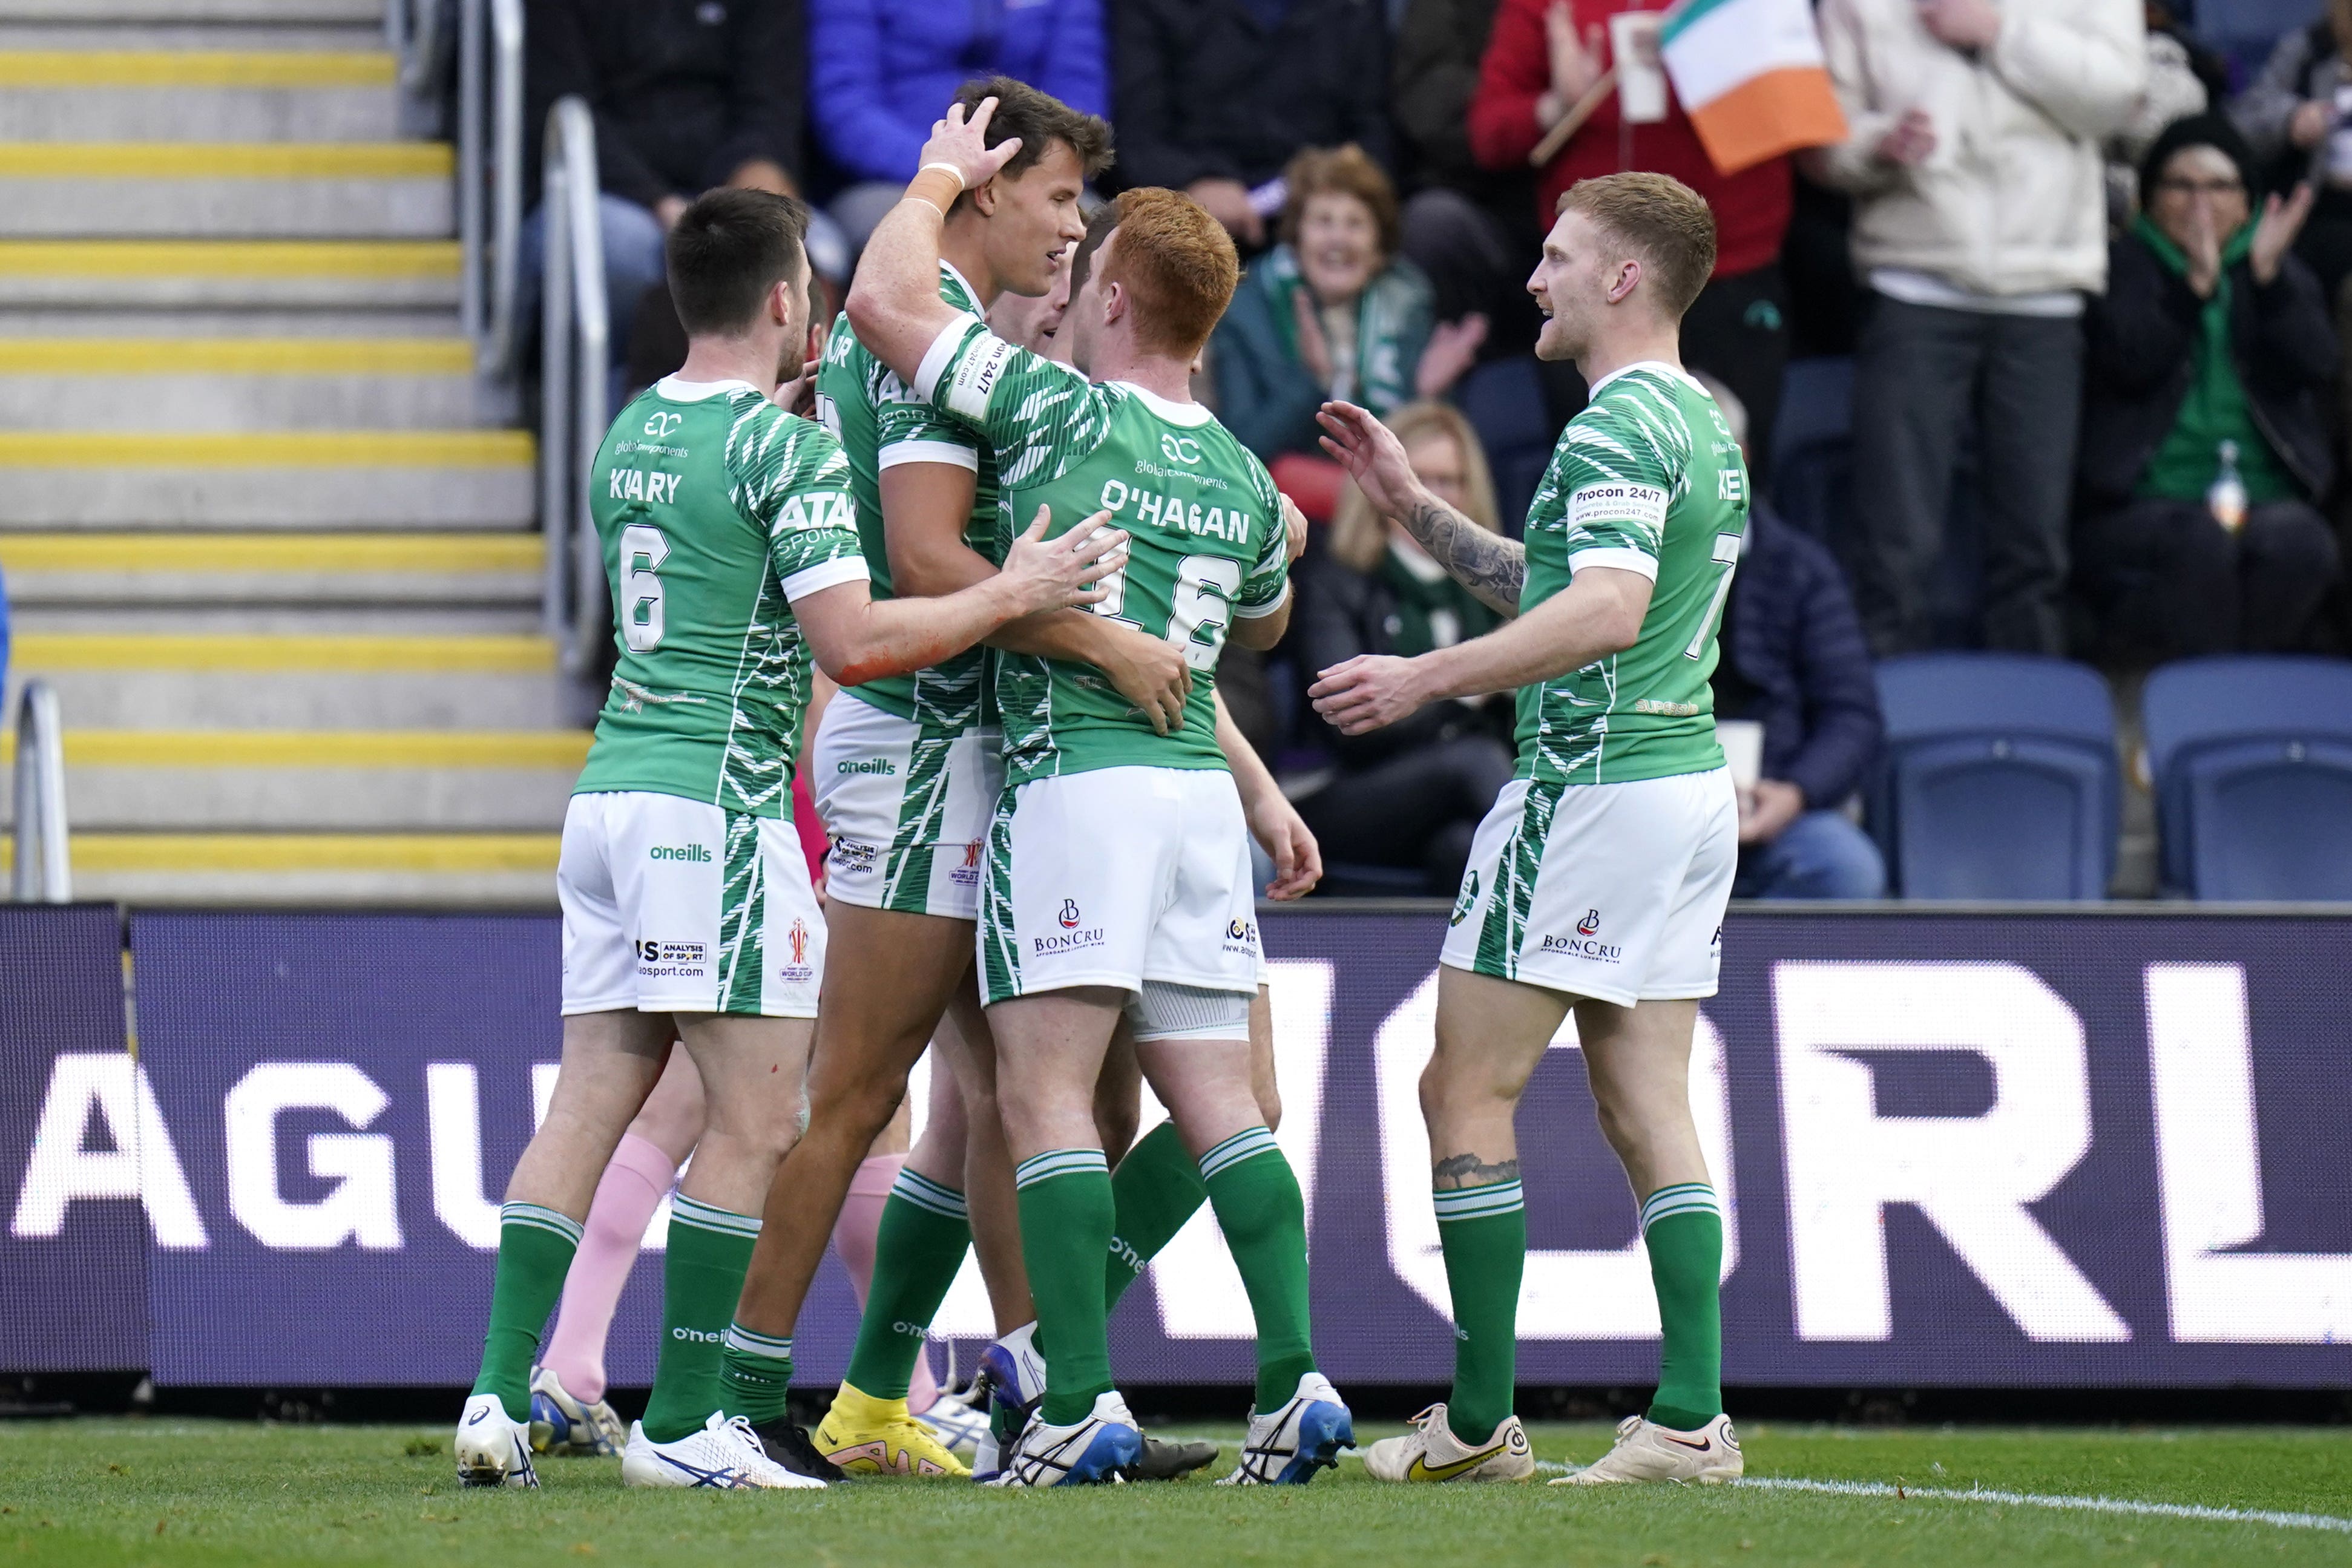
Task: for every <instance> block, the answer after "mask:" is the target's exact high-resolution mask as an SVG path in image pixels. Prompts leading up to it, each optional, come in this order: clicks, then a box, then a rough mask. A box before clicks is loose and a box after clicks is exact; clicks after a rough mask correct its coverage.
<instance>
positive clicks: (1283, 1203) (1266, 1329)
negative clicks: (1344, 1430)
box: [1201, 1126, 1315, 1415]
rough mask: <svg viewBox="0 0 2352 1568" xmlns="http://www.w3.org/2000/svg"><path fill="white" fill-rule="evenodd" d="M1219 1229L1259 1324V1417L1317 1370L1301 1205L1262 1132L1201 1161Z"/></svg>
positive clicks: (1286, 1166) (1242, 1136) (1253, 1131)
mask: <svg viewBox="0 0 2352 1568" xmlns="http://www.w3.org/2000/svg"><path fill="white" fill-rule="evenodd" d="M1201 1178H1202V1182H1203V1183H1204V1184H1206V1186H1208V1189H1209V1202H1210V1203H1211V1204H1212V1205H1213V1206H1214V1207H1215V1208H1216V1211H1217V1226H1218V1228H1220V1229H1221V1230H1223V1232H1224V1233H1225V1246H1226V1249H1228V1250H1230V1251H1231V1252H1232V1253H1233V1255H1234V1267H1235V1268H1237V1269H1239V1270H1241V1276H1242V1287H1243V1288H1244V1290H1246V1291H1248V1292H1249V1300H1250V1315H1251V1316H1252V1317H1253V1318H1255V1320H1256V1322H1257V1411H1258V1413H1259V1414H1260V1415H1265V1414H1267V1413H1268V1412H1271V1411H1275V1410H1279V1409H1281V1408H1282V1406H1283V1405H1284V1404H1285V1403H1286V1401H1287V1400H1288V1399H1289V1398H1290V1396H1292V1395H1293V1394H1295V1393H1297V1391H1298V1380H1299V1379H1300V1378H1302V1377H1304V1376H1306V1375H1307V1374H1308V1373H1310V1372H1312V1371H1314V1370H1315V1345H1314V1341H1313V1338H1312V1336H1311V1334H1310V1333H1309V1331H1308V1328H1307V1201H1306V1199H1305V1198H1304V1197H1302V1196H1301V1195H1300V1193H1299V1191H1298V1177H1297V1175H1295V1174H1294V1173H1293V1172H1292V1170H1291V1168H1290V1162H1289V1161H1288V1160H1286V1159H1284V1158H1283V1157H1282V1150H1281V1148H1280V1147H1278V1146H1277V1145H1276V1143H1275V1141H1274V1134H1273V1133H1271V1132H1270V1131H1268V1130H1267V1129H1266V1128H1265V1127H1263V1126H1258V1127H1250V1128H1246V1129H1244V1130H1243V1131H1242V1132H1238V1133H1235V1134H1234V1135H1233V1136H1232V1137H1230V1138H1227V1139H1226V1140H1225V1141H1224V1142H1223V1143H1221V1144H1219V1145H1217V1146H1216V1147H1214V1148H1213V1149H1211V1150H1210V1151H1209V1152H1208V1153H1207V1154H1205V1155H1202V1156H1201Z"/></svg>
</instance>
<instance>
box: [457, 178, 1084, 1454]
mask: <svg viewBox="0 0 2352 1568" xmlns="http://www.w3.org/2000/svg"><path fill="white" fill-rule="evenodd" d="M807 223H808V213H807V209H806V208H804V207H803V206H801V205H800V204H798V203H797V202H795V201H793V200H792V199H790V198H788V197H782V196H775V195H771V194H768V193H763V192H755V191H745V190H728V191H719V192H714V193H710V194H709V195H707V196H705V197H703V198H702V199H701V200H700V201H698V202H696V203H695V204H693V205H692V206H691V207H689V208H688V211H687V213H686V214H685V215H684V216H683V217H681V218H680V220H679V221H678V223H677V225H676V227H674V228H673V229H672V231H671V233H670V236H669V241H668V247H667V248H668V255H667V260H668V269H669V278H670V291H671V294H672V296H673V298H675V299H676V301H677V311H678V317H679V319H680V321H681V322H682V323H683V325H684V326H685V328H686V329H687V335H688V353H687V360H686V363H685V365H684V366H683V367H682V368H681V369H680V370H679V371H677V374H675V375H672V376H669V377H666V378H665V379H664V380H663V381H661V382H658V383H656V385H655V386H654V387H652V388H650V389H649V390H648V391H646V392H645V393H644V394H643V395H641V396H640V397H638V398H637V399H636V400H635V402H632V403H631V404H630V405H629V406H628V407H627V408H625V409H624V410H623V411H622V413H621V415H620V417H619V418H618V419H616V420H615V421H614V423H613V428H612V430H611V432H610V433H609V434H607V435H606V436H605V438H604V444H603V445H602V446H601V447H600V448H599V450H598V452H597V454H596V457H595V461H594V464H593V468H592V469H591V476H590V486H589V496H590V509H591V511H592V513H593V517H594V521H595V525H596V531H597V535H598V538H599V539H600V540H601V542H602V544H603V547H604V563H605V570H606V574H607V577H608V579H609V580H610V583H611V588H612V599H613V605H614V641H615V642H616V643H618V644H619V654H620V657H619V662H618V664H617V665H616V667H615V669H614V674H613V679H612V687H611V692H610V695H608V697H607V699H606V701H605V705H604V712H603V714H602V715H601V716H600V717H599V718H598V721H597V726H596V737H595V740H594V742H593V745H592V746H591V747H590V749H589V755H588V762H587V765H586V767H585V768H583V771H582V773H581V776H580V781H579V783H578V785H577V786H576V787H575V790H574V793H573V795H572V805H571V807H570V809H569V810H568V811H567V812H566V814H565V818H564V831H563V844H562V854H561V858H560V860H559V862H558V864H557V870H556V891H557V894H558V897H559V901H560V902H561V904H562V910H563V987H562V1009H563V1025H564V1027H563V1059H562V1071H561V1073H560V1074H559V1075H558V1077H557V1080H556V1086H555V1092H554V1095H553V1097H552V1099H551V1103H550V1104H549V1106H548V1110H547V1114H546V1118H545V1120H544V1121H543V1123H542V1124H541V1127H540V1130H539V1132H538V1133H537V1134H536V1135H534V1136H533V1137H532V1139H531V1141H530V1145H529V1147H527V1148H526V1149H525V1150H524V1152H523V1155H522V1158H521V1159H520V1161H519V1162H518V1163H517V1165H516V1166H515V1171H514V1175H513V1176H512V1177H511V1178H510V1180H509V1184H508V1186H507V1193H506V1202H505V1204H504V1207H502V1209H501V1211H500V1224H499V1260H498V1270H497V1275H496V1282H495V1285H494V1287H493V1291H492V1295H491V1301H490V1315H489V1328H488V1333H487V1334H486V1336H485V1339H484V1344H483V1351H482V1367H481V1373H480V1375H479V1377H478V1379H477V1381H476V1383H475V1385H474V1390H473V1393H472V1395H471V1396H469V1397H468V1398H467V1401H466V1407H465V1410H464V1413H463V1415H462V1416H461V1417H460V1420H459V1423H458V1427H457V1440H456V1452H457V1472H458V1479H460V1480H461V1481H462V1482H463V1483H465V1484H466V1485H468V1486H522V1487H535V1486H537V1485H538V1478H537V1476H536V1474H535V1473H534V1471H533V1469H532V1468H531V1464H530V1443H529V1427H528V1422H529V1418H530V1392H529V1378H530V1364H531V1360H532V1357H533V1354H534V1353H535V1352H536V1350H537V1348H538V1343H539V1333H540V1330H541V1327H542V1326H543V1325H544V1324H545V1322H546V1321H547V1315H548V1312H549V1309H550V1308H551V1307H552V1306H553V1305H554V1302H555V1298H556V1296H557V1294H558V1292H560V1291H562V1286H563V1279H564V1272H565V1270H566V1268H567V1267H568V1266H569V1264H570V1262H571V1260H572V1251H573V1249H574V1248H575V1247H576V1245H577V1244H578V1241H579V1239H580V1233H581V1230H580V1222H581V1218H582V1217H583V1216H584V1215H585V1214H586V1213H587V1211H588V1207H589V1204H590V1202H591V1200H592V1198H593V1195H594V1192H595V1187H596V1183H597V1180H598V1178H599V1176H601V1175H602V1174H603V1172H604V1166H605V1164H606V1162H607V1161H608V1160H609V1159H610V1158H611V1157H612V1154H613V1149H614V1145H615V1144H616V1143H618V1141H619V1140H620V1137H621V1134H622V1133H623V1131H624V1130H625V1128H626V1127H627V1126H628V1124H629V1121H630V1118H631V1117H633V1116H634V1115H635V1114H636V1113H637V1110H638V1108H639V1107H640V1106H641V1105H642V1104H643V1103H645V1100H646V1096H647V1094H649V1093H650V1092H652V1089H653V1087H654V1084H655V1082H656V1080H657V1079H658V1078H659V1076H660V1074H661V1071H662V1067H663V1063H664V1061H666V1060H667V1056H668V1054H669V1049H670V1044H671V1041H672V1040H682V1041H683V1042H684V1044H685V1048H686V1050H687V1051H688V1054H689V1055H690V1056H691V1057H692V1058H693V1061H694V1064H695V1067H696V1069H697V1071H698V1072H699V1074H700V1076H701V1079H702V1082H703V1086H704V1089H705V1092H706V1095H707V1098H708V1103H709V1120H708V1124H707V1126H706V1128H705V1130H704V1133H703V1136H702V1141H701V1143H700V1144H699V1145H698V1148H697V1153H696V1157H695V1161H694V1164H693V1166H692V1168H691V1169H690V1170H689V1171H688V1174H687V1176H686V1178H685V1180H684V1181H683V1182H682V1183H681V1185H680V1189H679V1192H678V1195H677V1201H676V1204H675V1206H674V1214H673V1218H672V1221H671V1226H670V1236H669V1248H668V1256H667V1260H666V1264H665V1270H664V1301H663V1330H664V1332H663V1336H662V1341H661V1348H660V1353H659V1357H658V1360H657V1363H656V1374H655V1385H654V1394H653V1398H652V1401H651V1402H650V1403H649V1404H648V1405H647V1406H646V1416H645V1419H644V1421H643V1422H641V1423H639V1424H638V1427H637V1428H636V1429H635V1431H634V1432H633V1433H632V1434H631V1436H630V1441H629V1446H628V1451H627V1453H626V1455H625V1457H624V1459H623V1476H624V1479H626V1480H627V1481H629V1482H630V1483H632V1484H636V1485H655V1486H705V1487H709V1486H719V1487H730V1486H771V1487H784V1486H803V1485H814V1484H820V1483H818V1482H816V1481H814V1480H813V1479H811V1478H810V1477H808V1476H806V1475H803V1474H799V1473H795V1472H794V1471H793V1470H792V1469H787V1468H786V1467H785V1466H784V1465H782V1464H780V1463H778V1462H777V1461H776V1460H775V1459H774V1458H772V1457H771V1455H770V1454H769V1452H768V1451H767V1450H766V1448H764V1447H763V1445H762V1442H761V1437H759V1436H758V1435H757V1434H755V1433H754V1432H753V1431H752V1430H751V1427H750V1425H749V1424H748V1423H727V1422H709V1423H706V1421H705V1419H704V1413H705V1412H707V1411H708V1410H709V1409H710V1408H712V1406H713V1405H714V1404H715V1400H713V1399H712V1398H711V1397H710V1396H709V1388H710V1387H711V1386H712V1385H715V1383H716V1381H717V1377H718V1373H719V1342H720V1339H721V1336H722V1334H723V1333H724V1331H725V1329H726V1326H727V1321H728V1314H729V1312H730V1310H731V1309H732V1308H733V1306H734V1303H735V1296H736V1293H737V1291H739V1290H740V1287H741V1283H742V1275H743V1269H744V1266H745V1264H746V1262H748V1260H749V1259H750V1255H751V1243H752V1240H753V1239H754V1238H755V1237H756V1236H757V1234H758V1231H759V1225H760V1222H759V1218H758V1210H759V1207H760V1202H761V1198H762V1197H764V1195H765V1194H766V1191H767V1186H768V1178H769V1176H770V1174H771V1173H772V1170H773V1169H774V1166H775V1162H776V1160H777V1158H778V1157H779V1156H780V1155H782V1152H783V1150H784V1149H785V1148H786V1147H787V1146H789V1145H790V1143H791V1141H792V1137H793V1131H794V1129H795V1127H796V1125H797V1123H798V1119H799V1109H800V1103H801V1093H802V1080H803V1071H804V1068H805V1063H806V1061H807V1055H808V1042H809V1033H810V1025H809V1019H811V1018H812V1017H813V1016H814V1013H815V1011H816V980H817V976H818V973H819V972H820V969H821V967H822V964H823V959H824V920H823V917H822V916H821V915H819V913H818V910H817V906H816V902H815V898H814V893H813V890H812V889H811V887H810V885H809V880H808V871H807V866H806V862H804V861H803V859H802V857H801V852H800V846H799V843H798V841H797V838H796V836H795V835H794V833H793V827H792V823H791V821H790V820H789V810H790V808H789V804H788V802H789V800H790V789H791V781H792V773H793V758H794V755H795V753H796V751H797V749H798V747H799V742H800V729H801V723H802V716H803V709H804V707H805V706H806V703H807V700H808V688H809V681H810V667H811V664H812V663H814V664H817V665H821V666H822V667H823V668H824V670H825V672H826V674H828V675H830V676H832V677H834V678H835V679H839V680H859V679H868V678H872V677H874V676H877V675H882V674H889V673H891V672H894V671H901V670H908V669H915V668H919V667H922V666H924V665H927V664H933V663H936V662H937V661H938V660H939V659H940V658H941V657H944V656H946V655H948V654H950V653H954V652H956V651H957V650H959V649H961V648H963V647H966V646H969V645H970V644H971V643H975V642H977V641H978V640H979V639H981V638H982V637H984V636H986V635H987V634H988V633H989V632H992V631H994V630H996V629H997V628H998V627H1000V626H1003V625H1004V624H1006V623H1007V622H1012V621H1014V620H1017V619H1019V618H1021V617H1022V616H1024V615H1028V614H1032V613H1034V612H1039V611H1043V610H1049V609H1056V608H1061V607H1066V606H1069V605H1074V604H1082V603H1091V602H1094V601H1097V599H1099V598H1100V597H1101V596H1102V593H1103V590H1102V589H1101V588H1099V587H1087V586H1085V585H1086V584H1087V583H1090V582H1097V581H1099V580H1101V579H1103V578H1104V576H1105V575H1106V573H1107V572H1108V571H1110V570H1116V569H1117V567H1118V565H1120V564H1121V563H1123V561H1124V559H1125V553H1124V549H1123V548H1121V545H1120V543H1119V541H1118V540H1117V539H1106V540H1105V542H1107V543H1109V544H1110V545H1111V549H1109V550H1108V551H1102V550H1097V549H1087V548H1080V549H1072V548H1070V547H1069V544H1068V543H1067V542H1066V541H1058V540H1057V541H1055V542H1053V543H1050V544H1049V543H1047V542H1046V541H1045V539H1044V538H1043V537H1042V519H1041V523H1040V526H1039V527H1035V528H1031V529H1030V530H1029V531H1028V533H1027V534H1025V535H1024V536H1023V537H1022V538H1020V539H1019V540H1018V541H1017V542H1016V544H1015V546H1014V548H1013V550H1011V551H1010V552H1008V553H1007V555H1006V557H1005V565H1004V570H1003V571H1002V572H1000V573H998V574H996V575H995V576H993V577H992V578H991V579H989V580H987V581H985V582H982V583H977V584H974V585H973V586H972V587H971V588H969V589H966V590H964V591H961V592H960V593H956V594H952V595H949V596H947V597H944V598H940V599H929V600H913V601H903V602H895V601H885V602H876V601H873V600H872V598H871V596H870V595H869V593H868V591H867V588H866V563H865V559H864V558H863V556H862V555H861V553H860V550H859V545H858V539H857V533H856V518H855V512H854V507H853V503H852V502H851V499H850V496H849V490H848V482H847V481H848V474H847V468H846V465H845V463H844V462H843V460H842V456H841V452H840V447H839V444H838V443H836V442H835V440H834V438H833V437H832V435H831V434H828V433H827V432H825V431H824V429H822V428H821V427H819V426H817V425H814V424H812V423H809V422H807V421H805V420H802V419H798V418H795V417H793V415H791V414H788V413H784V412H783V411H782V409H780V408H778V407H776V406H775V405H774V403H772V402H771V401H770V399H771V397H772V395H773V394H774V392H775V391H776V388H777V385H778V383H779V382H780V381H782V379H784V378H785V377H787V376H790V375H791V374H793V372H794V371H796V370H797V369H798V367H799V364H800V361H801V357H802V354H803V348H804V345H805V343H806V341H807V310H808V305H807V300H808V291H807V272H808V259H807V255H806V252H805V250H804V248H803V235H804V233H805V232H806V228H807ZM1089 532H1090V537H1091V531H1089ZM1090 556H1100V557H1101V559H1089V557H1090Z"/></svg>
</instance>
